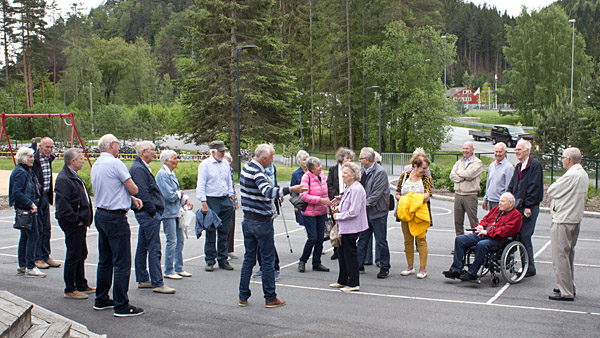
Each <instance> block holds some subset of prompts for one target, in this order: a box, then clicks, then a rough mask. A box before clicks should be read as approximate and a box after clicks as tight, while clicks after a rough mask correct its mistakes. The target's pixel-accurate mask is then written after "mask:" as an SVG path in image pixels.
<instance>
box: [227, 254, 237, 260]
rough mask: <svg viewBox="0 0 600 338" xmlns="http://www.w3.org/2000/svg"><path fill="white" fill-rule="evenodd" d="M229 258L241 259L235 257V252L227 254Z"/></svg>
mask: <svg viewBox="0 0 600 338" xmlns="http://www.w3.org/2000/svg"><path fill="white" fill-rule="evenodd" d="M227 257H229V259H238V258H239V257H238V256H236V255H234V254H233V252H230V253H228V254H227Z"/></svg>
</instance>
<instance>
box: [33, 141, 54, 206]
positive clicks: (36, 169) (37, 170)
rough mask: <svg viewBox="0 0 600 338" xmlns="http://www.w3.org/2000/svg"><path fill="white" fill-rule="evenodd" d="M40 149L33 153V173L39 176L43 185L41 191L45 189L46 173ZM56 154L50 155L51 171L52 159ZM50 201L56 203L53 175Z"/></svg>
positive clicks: (38, 178)
mask: <svg viewBox="0 0 600 338" xmlns="http://www.w3.org/2000/svg"><path fill="white" fill-rule="evenodd" d="M40 156H41V155H40V150H39V149H38V150H36V151H35V153H34V154H33V173H34V174H35V176H36V177H37V180H38V182H39V183H40V186H41V187H42V188H41V190H40V193H41V192H43V191H44V173H43V171H42V163H41V162H40ZM54 158H55V156H54V155H50V159H49V161H50V171H52V161H54ZM48 203H50V205H52V204H54V187H53V186H52V177H50V187H49V190H48Z"/></svg>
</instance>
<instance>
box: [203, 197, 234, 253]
mask: <svg viewBox="0 0 600 338" xmlns="http://www.w3.org/2000/svg"><path fill="white" fill-rule="evenodd" d="M206 204H208V208H209V209H210V210H212V211H213V212H214V213H215V214H217V216H219V218H220V219H221V222H222V223H221V226H220V227H218V228H217V230H211V231H208V230H207V231H205V233H206V239H205V241H204V255H205V257H204V260H205V261H206V264H208V265H213V264H215V259H216V260H217V261H218V262H219V264H224V263H225V262H227V237H228V236H229V227H230V226H231V225H230V223H231V218H232V217H233V203H231V200H230V199H229V197H225V198H218V197H207V198H206Z"/></svg>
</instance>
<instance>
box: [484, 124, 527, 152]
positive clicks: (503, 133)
mask: <svg viewBox="0 0 600 338" xmlns="http://www.w3.org/2000/svg"><path fill="white" fill-rule="evenodd" d="M531 137H532V135H531V134H529V133H526V132H525V131H524V130H523V128H521V127H516V126H506V125H497V126H494V127H492V143H493V144H496V143H498V142H504V143H506V145H507V146H508V147H515V146H516V145H517V142H518V141H519V140H520V139H522V138H531Z"/></svg>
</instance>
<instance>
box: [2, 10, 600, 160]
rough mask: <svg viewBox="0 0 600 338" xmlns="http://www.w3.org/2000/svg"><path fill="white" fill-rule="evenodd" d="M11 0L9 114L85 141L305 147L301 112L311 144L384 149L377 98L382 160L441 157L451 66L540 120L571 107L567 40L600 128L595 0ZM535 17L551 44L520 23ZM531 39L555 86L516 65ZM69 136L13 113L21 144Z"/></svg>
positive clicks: (12, 131)
mask: <svg viewBox="0 0 600 338" xmlns="http://www.w3.org/2000/svg"><path fill="white" fill-rule="evenodd" d="M0 1H2V2H1V5H0V9H1V10H2V17H1V20H0V33H1V34H2V39H1V40H0V43H1V44H2V50H3V55H4V58H3V59H2V61H3V62H2V70H3V75H4V76H3V77H2V79H1V80H0V86H1V88H0V105H1V106H2V108H3V112H5V113H12V112H13V110H14V111H15V112H17V113H24V112H32V113H43V114H47V113H58V112H67V111H72V112H74V113H75V116H76V120H77V124H78V128H79V129H80V130H81V131H82V133H83V135H84V136H85V137H86V138H88V139H89V138H92V137H95V138H97V137H98V136H99V135H101V134H104V133H108V132H111V133H113V134H115V135H116V136H117V137H119V138H123V139H141V138H144V139H157V138H158V137H159V136H160V135H164V134H177V135H181V136H183V137H185V138H186V139H187V140H189V141H191V142H197V143H200V142H205V141H209V140H211V139H214V138H220V139H223V140H225V141H227V143H229V144H231V145H230V147H231V149H232V152H233V153H236V152H237V148H236V143H237V137H238V133H239V135H240V138H241V143H242V147H250V146H252V145H254V144H256V143H257V142H264V141H269V142H276V143H283V144H286V145H288V146H291V148H295V149H297V148H299V147H300V146H301V145H300V134H301V132H300V128H299V122H300V121H299V120H300V119H301V121H302V132H303V136H304V140H305V144H304V147H305V148H307V149H309V150H311V151H316V150H330V149H335V148H337V147H338V146H342V145H345V146H349V147H352V148H358V147H361V146H363V145H366V144H369V145H371V146H377V144H378V128H379V123H378V122H377V121H378V112H379V110H378V106H379V104H380V105H381V130H382V150H383V151H384V152H407V151H410V150H411V149H413V148H414V147H416V146H423V147H425V148H426V149H427V150H436V149H439V147H440V146H441V143H442V142H444V140H445V139H446V137H447V125H448V120H449V119H451V118H452V116H453V115H454V114H455V113H454V109H453V108H452V107H451V105H448V102H447V100H446V98H445V90H444V69H446V71H447V76H446V85H447V87H448V88H451V87H457V86H469V87H472V88H482V91H483V90H484V88H490V87H491V88H493V87H494V85H493V84H494V81H495V79H496V77H497V81H498V87H499V91H498V95H499V96H500V100H502V102H506V103H510V104H511V105H513V107H515V108H518V109H519V114H523V116H524V121H528V122H530V123H534V124H536V123H537V124H541V125H543V124H544V121H545V119H546V114H545V113H544V111H546V110H550V109H554V110H556V109H558V110H560V111H564V110H565V109H566V108H564V109H563V108H561V107H563V106H564V104H563V103H564V101H565V100H564V97H563V96H564V95H563V94H564V92H565V90H567V89H568V87H569V85H570V82H569V81H570V78H569V77H568V76H566V75H565V74H567V75H569V76H570V72H571V63H570V62H571V60H570V57H571V54H570V53H571V43H573V48H574V53H575V54H574V55H575V56H574V64H575V83H574V88H575V89H576V90H575V91H576V94H575V96H576V98H575V104H578V105H580V107H581V109H580V110H581V111H585V114H584V115H585V118H584V119H582V120H584V121H585V123H587V124H588V125H587V126H592V125H594V126H595V125H597V124H598V123H599V122H598V118H597V115H598V114H597V109H598V104H597V102H598V101H599V100H598V99H597V98H596V95H595V93H598V92H600V89H598V84H597V80H596V79H597V76H595V74H596V73H597V71H598V69H597V68H598V67H597V66H596V65H597V64H598V57H599V56H600V45H599V44H600V42H598V39H597V36H598V33H599V32H598V30H599V29H600V28H599V25H598V24H597V22H598V20H599V19H600V8H599V6H600V5H599V3H600V0H595V1H590V0H561V1H558V2H557V3H556V4H554V5H552V6H550V7H549V8H547V9H544V10H542V11H540V12H535V11H534V12H533V13H527V12H525V11H524V12H523V13H522V14H521V15H520V16H519V17H517V18H513V17H510V16H508V15H507V14H506V13H500V12H499V11H498V10H497V9H496V8H493V7H487V6H476V5H474V4H472V3H465V2H463V1H462V0H361V1H359V0H328V1H325V0H238V1H230V0H227V1H225V0H121V1H117V0H106V1H105V3H104V4H103V5H101V6H99V7H97V8H93V9H82V6H81V5H77V4H74V5H73V6H72V7H71V8H69V9H66V10H67V11H66V12H67V13H68V14H66V15H61V14H59V13H62V12H65V11H62V12H61V11H60V9H58V8H57V7H56V4H55V3H53V2H50V1H48V2H46V1H43V0H15V1H8V0H0ZM63 10H65V9H63ZM568 19H576V23H575V24H574V28H573V32H571V23H569V22H568ZM563 21H564V22H563ZM536 24H537V25H538V26H539V29H541V30H542V31H541V32H543V33H546V32H550V33H549V35H548V36H544V34H540V36H544V38H545V39H546V40H541V37H540V39H537V40H535V39H533V37H531V36H530V35H531V34H530V33H528V32H531V31H527V30H524V29H523V28H524V27H530V28H531V27H536V26H535V25H536ZM528 25H530V26H528ZM553 25H554V26H553ZM532 29H533V28H532ZM571 33H573V37H572V40H573V41H571ZM550 41H552V42H554V43H555V44H556V46H554V47H552V48H544V45H545V44H547V43H548V42H550ZM535 44H539V45H540V46H541V47H540V48H541V49H540V50H538V54H539V55H545V54H544V53H555V54H556V55H561V58H559V57H558V56H556V57H552V58H553V59H556V60H554V63H552V62H546V63H544V62H541V63H540V72H541V73H544V74H546V75H547V76H546V77H544V76H542V75H540V74H537V73H533V72H527V70H526V69H524V68H523V67H520V65H521V64H523V63H524V62H525V63H527V62H529V63H528V64H529V66H528V67H525V68H531V67H530V66H531V65H532V64H534V63H535V62H537V61H536V60H535V59H529V60H528V59H527V58H528V57H529V56H531V55H528V54H531V52H532V51H533V50H534V48H537V45H535ZM577 47H580V48H577ZM523 51H529V52H523ZM563 55H564V58H563ZM563 61H564V62H563ZM563 64H564V65H563ZM545 67H546V68H545ZM547 67H551V68H547ZM565 67H566V68H565ZM543 69H550V70H551V71H550V72H544V71H543ZM565 76H566V77H565ZM549 77H551V78H549ZM238 80H239V81H238ZM539 81H542V82H543V83H545V82H548V81H551V82H552V83H551V84H549V85H548V87H545V86H544V85H543V83H542V84H540V83H538V82H539ZM544 81H545V82H544ZM238 85H239V89H238ZM530 89H531V90H530ZM485 90H487V89H485ZM526 92H530V94H529V95H528V96H527V95H524V93H526ZM238 93H239V94H238ZM540 93H542V94H543V93H545V94H544V95H545V96H544V95H542V94H540ZM238 102H239V105H238ZM569 104H571V103H570V102H569ZM238 107H239V113H238ZM569 109H571V108H569ZM567 110H568V109H567ZM571 110H573V111H575V112H577V111H579V110H578V109H571ZM92 111H93V116H92ZM238 114H239V115H238ZM238 116H239V122H238V121H237V119H238ZM580 117H581V116H580ZM92 118H93V121H92ZM238 123H239V126H240V128H239V130H238ZM92 124H93V125H94V132H95V135H92V128H91V126H92ZM537 124H536V125H537ZM64 128H65V127H64V123H62V122H60V121H58V122H48V121H47V120H45V119H40V121H37V120H35V121H26V120H23V121H21V119H12V118H11V119H7V131H8V134H9V135H10V137H11V138H12V137H16V138H21V139H25V138H28V137H31V136H34V135H35V136H40V135H47V134H49V135H53V136H54V137H55V138H58V139H59V140H60V139H61V138H64V136H63V135H64ZM594 128H595V127H594ZM548 137H549V136H548ZM565 142H566V143H568V142H569V140H568V137H567V140H565V141H564V142H563V143H565ZM594 142H598V143H596V145H595V147H596V149H598V148H600V141H593V142H592V144H595V143H594ZM588 143H589V142H588ZM553 147H554V148H557V146H555V145H553V144H550V143H548V144H547V148H549V149H552V148H553ZM557 149H558V148H557Z"/></svg>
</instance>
